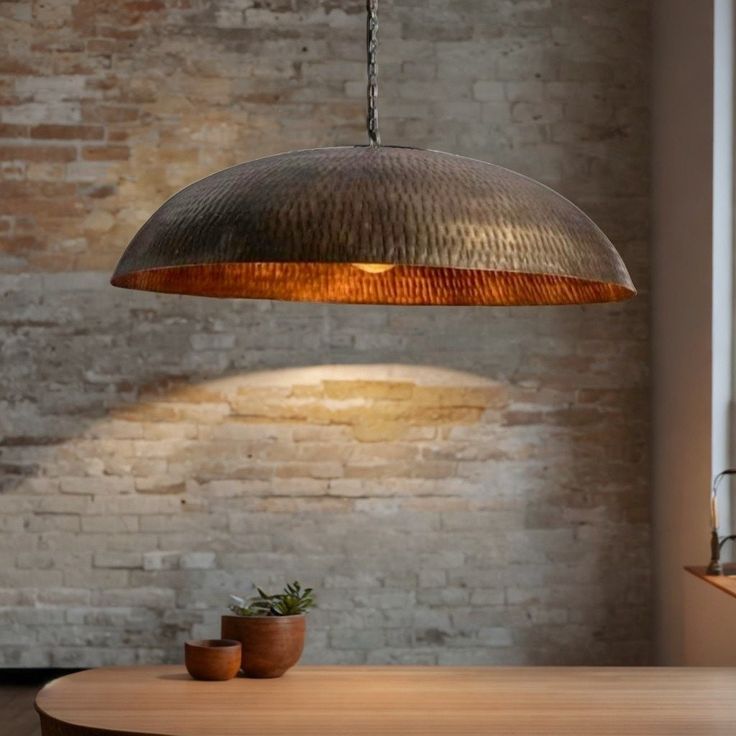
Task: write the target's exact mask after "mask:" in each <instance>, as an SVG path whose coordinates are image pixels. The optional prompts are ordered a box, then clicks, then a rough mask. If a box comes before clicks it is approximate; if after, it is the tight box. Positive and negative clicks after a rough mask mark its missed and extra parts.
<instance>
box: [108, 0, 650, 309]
mask: <svg viewBox="0 0 736 736" xmlns="http://www.w3.org/2000/svg"><path fill="white" fill-rule="evenodd" d="M377 3H378V0H367V3H366V4H367V16H368V23H367V48H368V65H367V66H368V115H367V128H368V139H369V144H368V145H367V146H348V147H339V148H316V149H311V150H303V151H293V152H290V153H284V154H280V155H277V156H269V157H267V158H261V159H258V160H255V161H250V162H248V163H244V164H239V165H238V166H233V167H232V168H229V169H226V170H224V171H220V172H218V173H216V174H213V175H212V176H208V177H207V178H205V179H202V180H201V181H198V182H195V183H194V184H191V185H190V186H188V187H186V188H185V189H183V190H182V191H180V192H179V193H178V194H175V195H174V196H173V197H171V199H169V200H168V201H167V202H165V203H164V204H163V205H162V206H161V207H160V208H159V209H158V210H157V211H156V212H155V213H154V214H153V216H152V217H151V218H150V219H149V220H148V222H146V223H145V225H143V227H142V228H141V229H140V230H139V231H138V233H137V234H136V235H135V237H134V238H133V240H132V241H131V243H130V245H129V246H128V248H127V250H126V251H125V253H124V254H123V256H122V258H121V260H120V263H119V264H118V267H117V269H116V271H115V274H114V275H113V277H112V284H113V285H114V286H121V287H124V288H129V289H143V290H147V291H158V292H167V293H174V294H193V295H198V296H213V297H245V298H254V299H284V300H294V301H316V302H345V303H355V304H437V305H463V304H464V305H534V304H582V303H589V302H609V301H619V300H623V299H627V298H629V297H631V296H633V295H634V294H635V293H636V291H635V289H634V286H633V284H632V282H631V279H630V277H629V274H628V272H627V270H626V266H625V265H624V263H623V261H622V260H621V257H620V256H619V254H618V253H617V252H616V249H615V248H614V247H613V245H612V244H611V242H610V241H609V240H608V238H606V236H605V235H604V234H603V233H602V232H601V230H600V229H599V228H598V227H597V226H596V225H595V224H594V223H593V222H592V220H590V218H588V217H587V216H586V215H585V214H584V213H583V212H582V211H581V210H579V209H578V208H577V207H576V206H575V205H573V204H572V203H571V202H569V201H568V200H566V199H565V198H564V197H562V196H561V195H559V194H557V193H555V192H553V191H552V190H551V189H549V188H548V187H546V186H544V185H543V184H540V183H538V182H536V181H534V180H532V179H529V178H527V177H525V176H522V175H521V174H517V173H515V172H513V171H509V170H508V169H504V168H502V167H500V166H495V165H493V164H489V163H485V162H483V161H478V160H475V159H470V158H464V157H462V156H455V155H452V154H448V153H441V152H439V151H428V150H422V149H417V148H405V147H397V146H382V145H381V140H380V135H379V130H378V113H377V108H376V97H377V89H376V79H377V66H376V49H377V39H378V20H377V14H376V13H377Z"/></svg>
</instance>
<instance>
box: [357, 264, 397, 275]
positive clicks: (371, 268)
mask: <svg viewBox="0 0 736 736" xmlns="http://www.w3.org/2000/svg"><path fill="white" fill-rule="evenodd" d="M353 266H355V268H359V269H360V270H361V271H365V272H366V273H386V271H390V270H391V269H392V268H393V264H391V263H353Z"/></svg>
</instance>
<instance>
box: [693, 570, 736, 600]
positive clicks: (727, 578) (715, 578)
mask: <svg viewBox="0 0 736 736" xmlns="http://www.w3.org/2000/svg"><path fill="white" fill-rule="evenodd" d="M685 569H686V570H687V571H688V572H689V573H692V574H693V575H695V577H696V578H700V579H701V580H705V582H706V583H710V584H711V585H713V586H715V587H716V588H718V589H719V590H722V591H723V592H724V593H728V595H730V596H733V597H734V598H736V563H725V564H724V565H723V572H724V574H723V575H707V574H706V572H705V571H706V570H707V569H708V568H707V567H705V566H703V567H700V566H695V565H692V566H688V567H686V568H685Z"/></svg>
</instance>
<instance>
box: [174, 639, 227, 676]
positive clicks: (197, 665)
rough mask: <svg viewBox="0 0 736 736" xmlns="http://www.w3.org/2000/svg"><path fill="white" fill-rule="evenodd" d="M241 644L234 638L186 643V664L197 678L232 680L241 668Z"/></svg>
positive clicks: (188, 670)
mask: <svg viewBox="0 0 736 736" xmlns="http://www.w3.org/2000/svg"><path fill="white" fill-rule="evenodd" d="M240 659H241V646H240V642H239V641H235V640H234V639H199V640H197V641H188V642H186V644H184V664H185V665H186V668H187V672H188V673H189V674H190V675H191V676H192V677H193V678H194V679H195V680H231V679H232V678H233V677H235V675H237V674H238V670H239V669H240Z"/></svg>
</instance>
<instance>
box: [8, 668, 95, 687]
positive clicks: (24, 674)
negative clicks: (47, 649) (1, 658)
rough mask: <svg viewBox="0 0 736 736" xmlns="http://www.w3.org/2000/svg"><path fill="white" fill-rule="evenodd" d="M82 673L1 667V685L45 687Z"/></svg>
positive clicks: (49, 669) (56, 669) (52, 669)
mask: <svg viewBox="0 0 736 736" xmlns="http://www.w3.org/2000/svg"><path fill="white" fill-rule="evenodd" d="M73 672H81V669H67V668H62V667H31V668H20V667H0V685H29V686H30V685H38V686H39V687H41V685H45V684H46V683H47V682H50V681H51V680H55V679H56V678H57V677H63V676H64V675H71V674H72V673H73Z"/></svg>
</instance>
